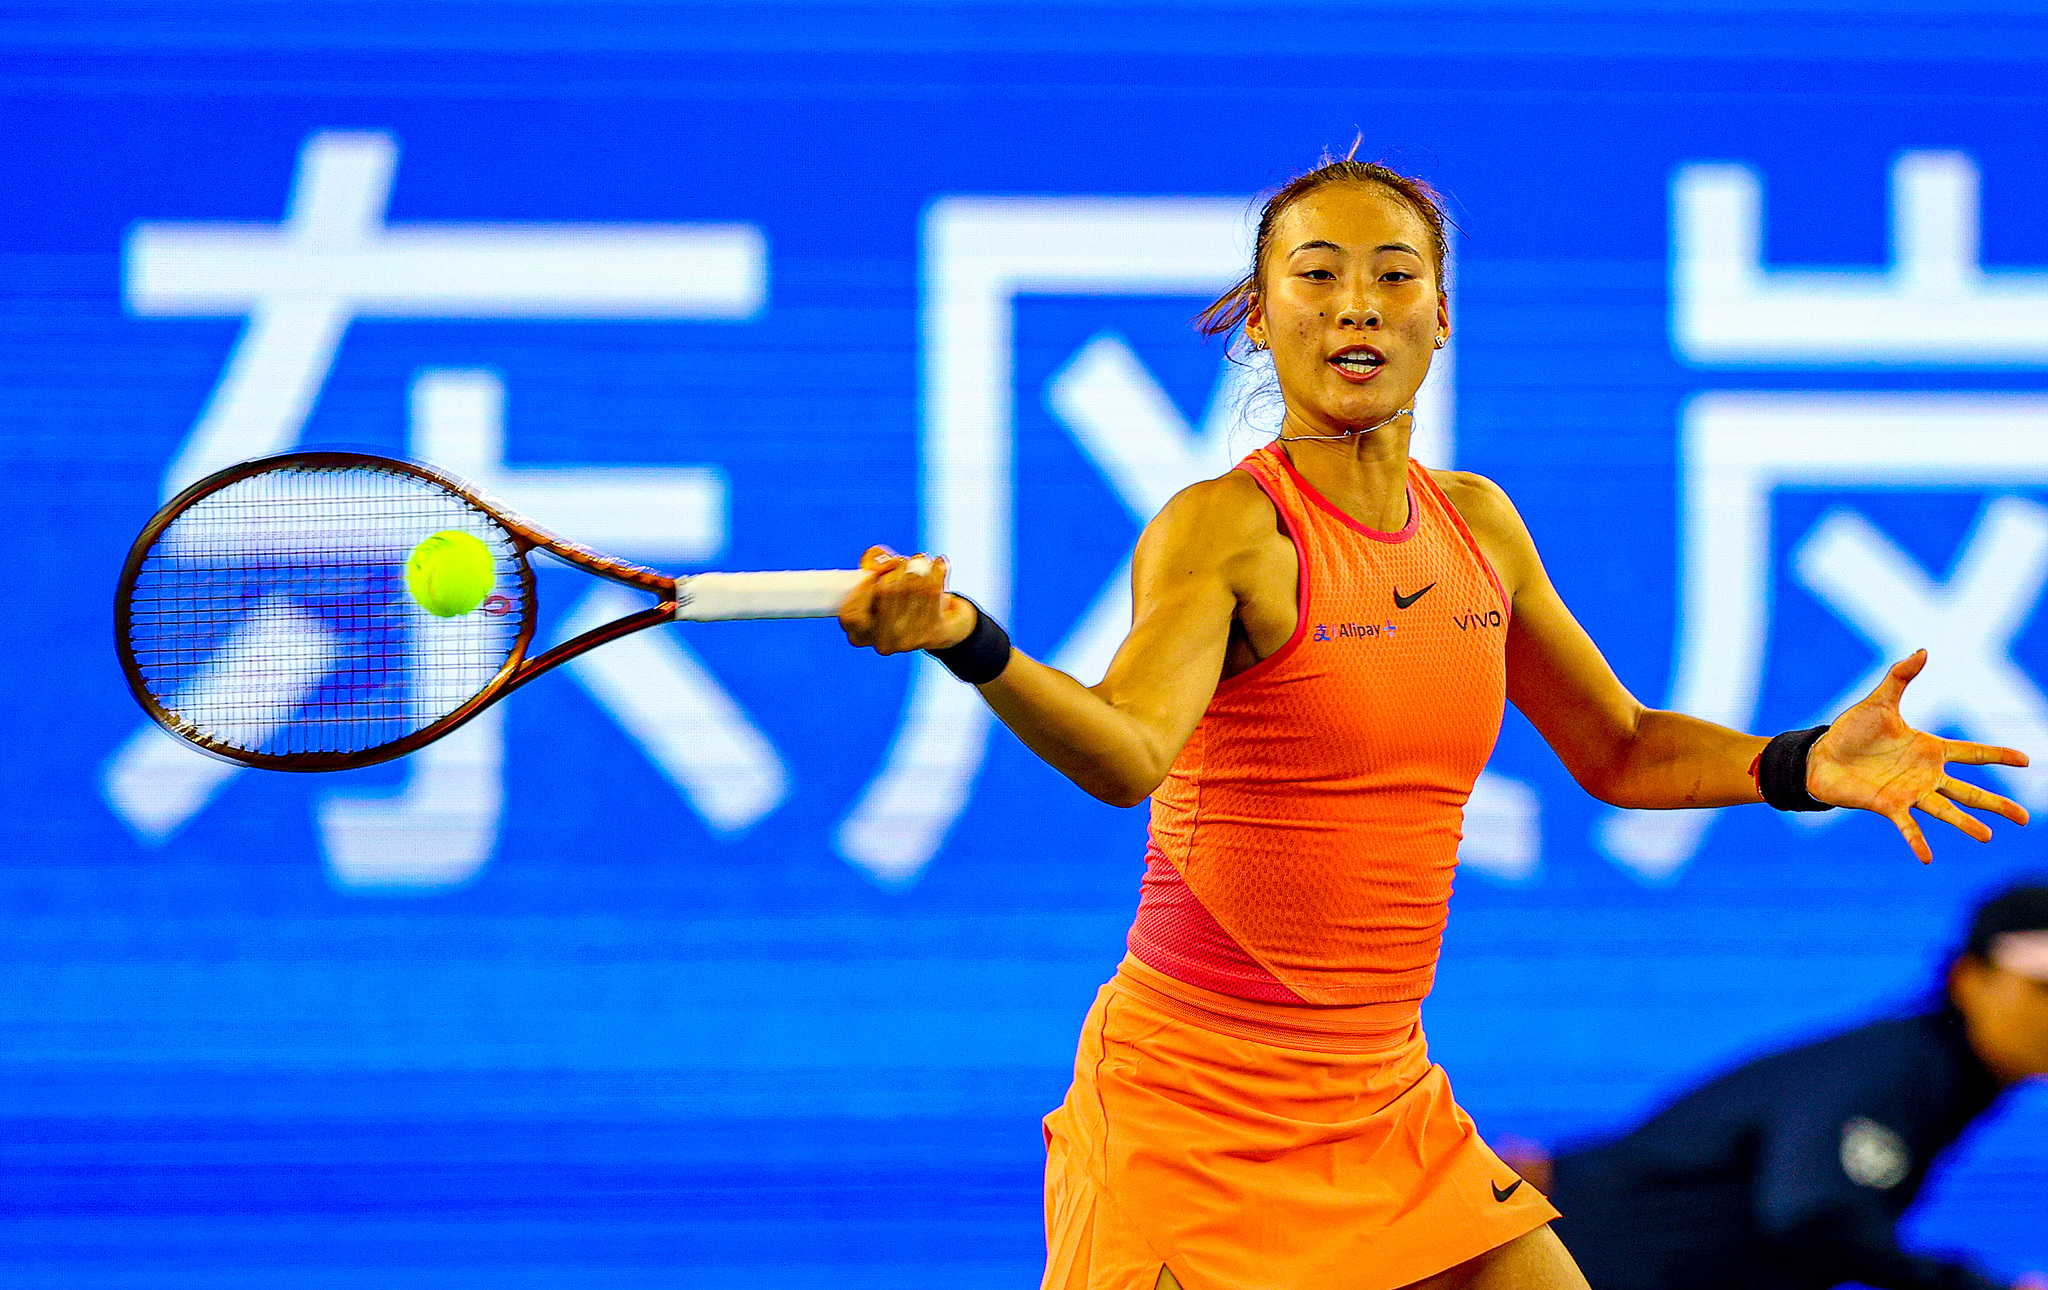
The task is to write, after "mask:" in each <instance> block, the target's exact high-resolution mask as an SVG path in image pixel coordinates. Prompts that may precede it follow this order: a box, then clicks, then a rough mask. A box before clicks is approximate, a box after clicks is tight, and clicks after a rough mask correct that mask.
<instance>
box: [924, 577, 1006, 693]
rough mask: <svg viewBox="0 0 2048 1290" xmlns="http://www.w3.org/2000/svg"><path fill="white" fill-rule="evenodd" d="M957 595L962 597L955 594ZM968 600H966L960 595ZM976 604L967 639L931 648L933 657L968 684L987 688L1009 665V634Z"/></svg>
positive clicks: (930, 653)
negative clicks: (971, 629) (954, 643)
mask: <svg viewBox="0 0 2048 1290" xmlns="http://www.w3.org/2000/svg"><path fill="white" fill-rule="evenodd" d="M953 594H954V595H959V593H958V592H954V593H953ZM960 599H962V600H967V597H965V596H960ZM967 603H968V604H970V605H974V630H973V631H971V632H969V633H967V639H966V640H964V641H961V642H960V643H959V644H958V645H950V646H948V647H946V648H945V649H928V650H926V651H925V653H927V654H929V655H931V656H932V657H933V658H935V659H937V660H939V662H941V663H943V664H945V665H946V670H947V671H948V672H951V673H952V674H953V675H954V676H957V677H959V678H960V679H961V680H963V681H965V682H967V683H968V684H969V685H987V684H988V683H989V682H990V681H993V680H995V679H996V678H997V677H999V676H1001V675H1002V674H1003V669H1004V668H1006V667H1008V666H1009V665H1010V633H1008V632H1006V631H1004V630H1003V625H1002V624H1001V623H999V622H997V621H996V620H995V619H993V618H990V617H989V616H988V615H987V614H985V613H983V612H982V609H981V606H980V605H975V604H974V602H973V601H971V600H967Z"/></svg>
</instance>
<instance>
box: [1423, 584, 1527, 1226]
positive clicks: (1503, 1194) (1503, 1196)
mask: <svg viewBox="0 0 2048 1290" xmlns="http://www.w3.org/2000/svg"><path fill="white" fill-rule="evenodd" d="M1435 585H1436V584H1435V583H1431V584H1430V586H1432V587H1433V586H1435ZM1521 1185H1522V1180H1521V1179H1519V1178H1517V1179H1515V1180H1514V1181H1513V1182H1511V1183H1509V1184H1508V1185H1507V1186H1506V1187H1500V1186H1495V1187H1494V1189H1493V1198H1494V1199H1495V1200H1497V1201H1500V1202H1502V1203H1506V1201H1507V1198H1508V1197H1510V1196H1512V1195H1514V1194H1515V1192H1516V1191H1517V1190H1518V1189H1519V1188H1520V1187H1521Z"/></svg>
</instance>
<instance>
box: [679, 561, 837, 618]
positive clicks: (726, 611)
mask: <svg viewBox="0 0 2048 1290" xmlns="http://www.w3.org/2000/svg"><path fill="white" fill-rule="evenodd" d="M866 576H867V575H866V574H864V573H862V572H861V571H860V570H858V569H805V570H800V571H797V572H791V573H700V574H697V575H695V576H694V577H688V578H677V579H676V612H675V617H676V620H677V621H678V622H691V623H715V622H726V621H729V620H732V619H736V618H833V617H836V616H837V615H838V613H839V606H840V605H841V604H842V603H843V602H844V601H845V600H846V596H847V593H848V592H850V591H852V590H853V589H854V588H855V587H856V586H858V585H860V580H861V579H862V578H865V577H866Z"/></svg>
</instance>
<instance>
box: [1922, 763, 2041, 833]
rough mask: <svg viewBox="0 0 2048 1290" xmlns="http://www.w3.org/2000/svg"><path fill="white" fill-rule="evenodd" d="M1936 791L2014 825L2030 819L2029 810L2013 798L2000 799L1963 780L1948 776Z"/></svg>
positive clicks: (1987, 790)
mask: <svg viewBox="0 0 2048 1290" xmlns="http://www.w3.org/2000/svg"><path fill="white" fill-rule="evenodd" d="M1934 791H1935V792H1937V793H1939V794H1941V795H1942V796H1943V797H1946V798H1949V799H1951V800H1953V801H1955V802H1958V803H1960V804H1962V805H1964V806H1967V807H1970V808H1971V809H1973V810H1978V811H1993V812H1996V813H1997V814H1999V815H2003V816H2004V817H2005V818H2006V819H2008V820H2011V821H2012V822H2013V823H2014V824H2025V823H2026V822H2027V820H2028V818H2029V816H2028V815H2027V808H2026V807H2024V806H2021V805H2020V804H2019V803H2018V802H2015V801H2013V800H2012V799H2011V798H2009V797H2000V796H1999V795H1998V794H1996V793H1994V792H1992V791H1991V790H1989V789H1985V788H1979V787H1977V786H1976V785H1975V784H1966V783H1964V782H1963V781H1962V780H1959V779H1951V778H1949V777H1948V776H1946V775H1944V776H1942V780H1941V782H1940V783H1939V784H1936V785H1935V786H1934Z"/></svg>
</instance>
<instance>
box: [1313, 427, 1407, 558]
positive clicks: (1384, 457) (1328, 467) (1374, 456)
mask: <svg viewBox="0 0 2048 1290" xmlns="http://www.w3.org/2000/svg"><path fill="white" fill-rule="evenodd" d="M1412 428H1413V422H1412V420H1411V418H1410V416H1409V414H1408V411H1407V409H1405V408H1404V409H1402V410H1401V411H1400V412H1398V413H1396V414H1394V415H1393V416H1392V417H1389V418H1388V419H1387V420H1385V421H1383V422H1380V423H1379V424H1377V425H1374V426H1369V427H1359V428H1357V429H1356V430H1354V431H1351V432H1349V433H1344V432H1343V431H1342V428H1341V427H1327V426H1321V425H1317V424H1313V423H1311V422H1309V421H1307V420H1305V419H1303V418H1299V417H1297V416H1296V414H1295V412H1294V410H1293V409H1292V408H1290V409H1288V412H1287V416H1286V418H1285V419H1284V420H1283V421H1282V422H1281V424H1280V450H1281V451H1282V452H1284V453H1286V454H1287V459H1288V460H1289V461H1291V462H1293V463H1294V468H1295V469H1296V470H1298V471H1300V472H1301V475H1302V478H1304V479H1306V480H1308V482H1309V483H1311V484H1314V485H1315V486H1316V491H1318V492H1320V493H1321V494H1322V495H1323V496H1324V497H1326V498H1328V499H1329V500H1330V501H1331V502H1332V503H1333V504H1334V505H1336V506H1337V508H1338V509H1340V510H1342V511H1343V512H1344V513H1345V514H1346V515H1349V516H1350V517H1351V518H1352V519H1354V520H1357V521H1358V522H1359V523H1360V524H1363V525H1365V526H1366V527H1367V528H1370V529H1378V530H1379V531H1381V532H1383V533H1393V532H1398V531H1399V530H1401V529H1403V528H1405V527H1407V524H1408V437H1409V433H1410V431H1411V430H1412Z"/></svg>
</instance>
